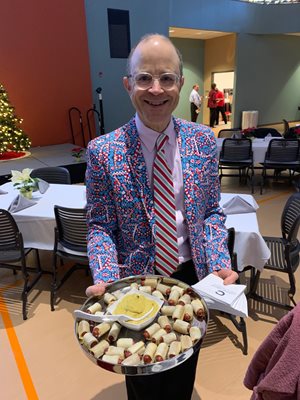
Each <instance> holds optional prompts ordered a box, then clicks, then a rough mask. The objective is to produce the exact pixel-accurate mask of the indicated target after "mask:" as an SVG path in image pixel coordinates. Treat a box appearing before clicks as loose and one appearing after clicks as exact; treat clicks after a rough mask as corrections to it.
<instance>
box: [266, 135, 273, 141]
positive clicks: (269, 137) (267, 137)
mask: <svg viewBox="0 0 300 400" xmlns="http://www.w3.org/2000/svg"><path fill="white" fill-rule="evenodd" d="M271 139H273V136H272V134H271V133H268V134H267V135H266V136H265V138H264V140H267V141H268V140H271Z"/></svg>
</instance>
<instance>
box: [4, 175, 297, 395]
mask: <svg viewBox="0 0 300 400" xmlns="http://www.w3.org/2000/svg"><path fill="white" fill-rule="evenodd" d="M222 191H223V192H235V193H243V192H244V193H249V192H250V191H249V187H247V186H243V185H241V186H240V185H239V184H238V182H237V179H235V178H223V180H222ZM293 191H294V189H293V187H291V186H289V185H287V184H286V183H277V184H271V183H268V185H267V187H266V190H265V191H264V194H263V195H260V194H259V190H258V189H256V192H255V194H254V196H255V198H256V200H257V202H258V204H259V206H260V208H259V210H258V220H259V226H260V230H261V233H262V234H264V235H279V234H280V216H281V211H282V208H283V206H284V204H285V201H286V200H287V198H288V196H289V195H290V194H291V193H292V192H293ZM41 256H42V263H43V265H44V267H45V266H48V267H49V266H50V265H51V254H50V253H49V252H45V251H44V252H41ZM299 271H300V269H299V270H298V271H297V273H296V279H297V289H298V293H297V294H296V300H297V301H299V300H300V283H299V282H300V272H299ZM90 282H91V280H90V278H89V277H86V276H85V274H84V272H83V271H77V272H75V274H74V275H73V276H72V278H71V279H70V280H69V281H68V282H67V283H66V284H65V285H64V286H63V288H62V289H61V290H60V291H59V293H58V298H59V302H58V305H57V307H56V310H55V311H54V312H51V311H50V305H49V299H50V293H49V285H50V278H49V276H47V275H46V276H44V277H43V278H42V280H41V281H40V282H39V284H38V285H37V288H36V289H35V290H34V291H33V292H32V293H31V294H30V295H29V301H30V307H29V318H28V320H26V321H23V320H22V310H21V301H20V294H21V285H22V282H21V279H20V276H18V275H17V276H16V277H15V276H14V275H13V274H12V272H11V271H6V270H0V360H1V361H0V376H1V380H0V382H1V383H0V388H1V395H0V398H1V399H3V400H24V399H29V400H34V399H41V400H70V399H73V400H115V399H119V400H123V399H126V393H125V385H124V378H123V376H120V375H117V374H113V373H110V372H107V371H105V370H102V369H100V368H99V367H97V366H95V365H94V364H92V363H91V361H90V360H89V359H88V358H87V357H86V356H85V355H84V354H83V352H82V351H81V349H80V348H79V346H78V344H77V341H76V338H75V335H74V320H73V317H72V311H73V310H74V309H76V308H78V307H79V306H80V305H81V304H82V303H83V302H84V300H85V295H84V291H85V288H86V286H88V285H89V284H90ZM264 285H271V286H273V287H275V286H277V287H286V278H285V277H284V278H281V277H278V276H276V275H275V274H272V273H264V275H263V279H262V286H264ZM284 314H285V312H284V311H282V310H280V309H277V308H273V307H269V306H266V305H262V304H260V303H257V302H254V301H250V302H249V318H248V319H247V330H248V340H249V354H248V355H247V356H245V355H243V354H242V351H241V334H240V333H239V332H238V331H237V330H236V329H235V327H234V326H233V324H232V323H231V321H228V320H227V319H226V318H225V317H223V316H221V315H220V314H218V313H216V314H214V315H212V319H211V321H210V324H209V329H208V333H207V335H206V337H205V340H204V343H203V348H202V349H201V351H200V358H199V362H198V369H197V378H196V385H195V389H194V394H193V397H192V399H193V400H199V399H201V400H246V399H247V400H248V399H249V398H250V395H251V392H250V391H248V390H247V389H246V388H245V387H244V386H243V378H244V375H245V371H246V369H247V366H248V364H249V362H250V360H251V358H252V356H253V354H254V352H255V350H256V349H257V347H258V346H259V344H260V343H261V342H262V340H263V339H264V338H265V337H266V335H267V334H268V333H269V332H270V331H271V330H272V328H273V327H274V325H275V324H276V322H277V321H278V320H279V319H280V318H281V317H282V316H283V315H284ZM141 400H142V399H141ZM176 400H177V399H176ZM178 400H180V399H178Z"/></svg>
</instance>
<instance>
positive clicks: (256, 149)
mask: <svg viewBox="0 0 300 400" xmlns="http://www.w3.org/2000/svg"><path fill="white" fill-rule="evenodd" d="M271 139H274V138H272V137H271V138H269V137H268V138H264V139H258V138H255V139H253V140H252V151H253V161H254V164H258V163H263V162H264V160H265V154H266V151H267V149H268V145H269V142H270V140H271ZM276 139H278V138H276ZM216 140H217V146H218V156H219V155H220V152H221V150H222V143H223V140H224V138H217V139H216Z"/></svg>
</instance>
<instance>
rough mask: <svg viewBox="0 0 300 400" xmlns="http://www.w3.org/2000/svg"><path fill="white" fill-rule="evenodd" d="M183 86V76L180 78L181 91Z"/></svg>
mask: <svg viewBox="0 0 300 400" xmlns="http://www.w3.org/2000/svg"><path fill="white" fill-rule="evenodd" d="M183 84H184V76H181V77H180V90H181V88H182V86H183Z"/></svg>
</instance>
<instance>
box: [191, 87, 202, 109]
mask: <svg viewBox="0 0 300 400" xmlns="http://www.w3.org/2000/svg"><path fill="white" fill-rule="evenodd" d="M190 103H194V104H195V106H196V107H198V108H199V107H200V106H201V97H200V95H199V93H198V92H197V90H195V89H193V90H192V91H191V94H190Z"/></svg>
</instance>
